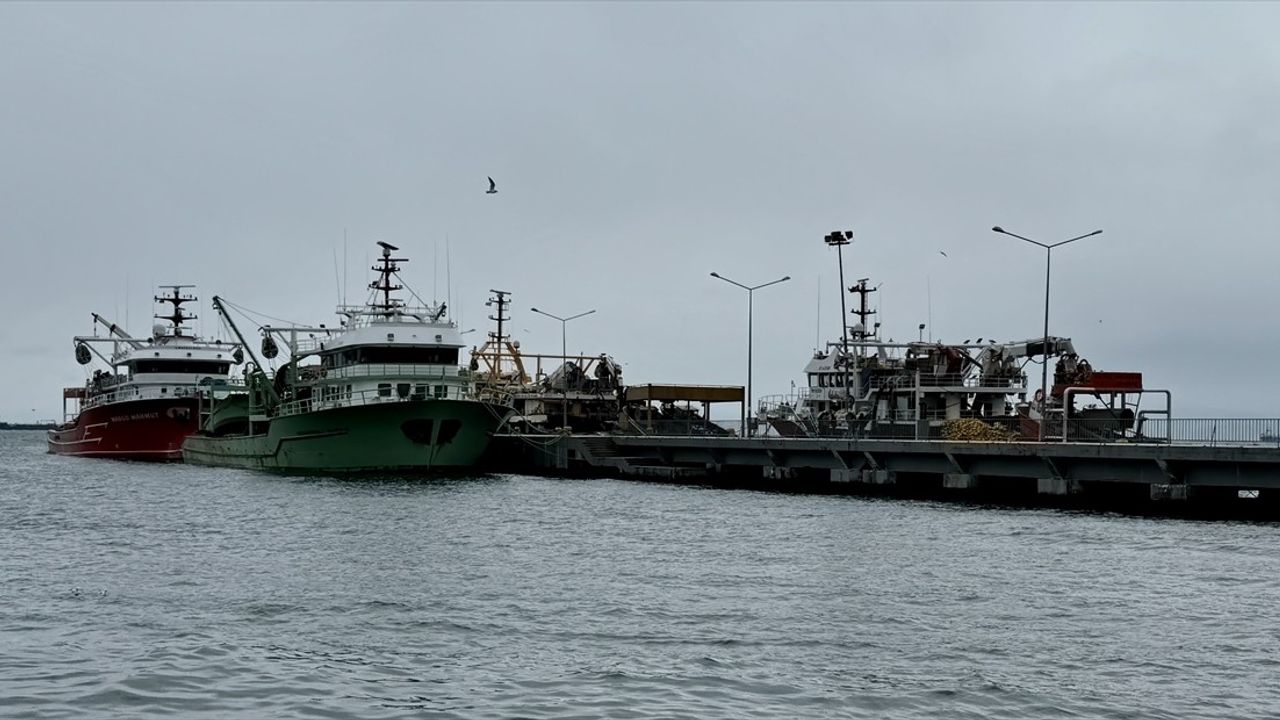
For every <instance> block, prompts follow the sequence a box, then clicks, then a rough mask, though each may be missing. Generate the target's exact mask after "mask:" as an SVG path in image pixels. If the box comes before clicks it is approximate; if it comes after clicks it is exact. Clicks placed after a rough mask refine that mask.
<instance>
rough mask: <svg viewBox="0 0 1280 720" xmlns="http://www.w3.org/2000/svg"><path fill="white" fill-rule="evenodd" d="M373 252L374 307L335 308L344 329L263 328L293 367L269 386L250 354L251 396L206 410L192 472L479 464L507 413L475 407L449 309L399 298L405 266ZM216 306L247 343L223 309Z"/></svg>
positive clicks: (193, 441)
mask: <svg viewBox="0 0 1280 720" xmlns="http://www.w3.org/2000/svg"><path fill="white" fill-rule="evenodd" d="M378 244H379V245H380V246H381V247H382V256H381V257H380V258H379V265H376V266H374V268H373V270H374V271H376V272H377V273H378V278H377V279H376V280H375V281H374V282H372V283H370V284H369V288H370V290H372V297H371V298H370V300H369V302H367V303H366V304H365V305H361V306H345V305H344V306H339V308H338V315H339V316H340V318H341V323H340V327H339V328H326V327H325V326H324V325H321V326H319V327H298V326H287V327H275V326H266V327H263V328H262V334H263V340H262V345H261V351H262V355H263V357H264V358H265V359H266V360H268V361H270V360H273V359H274V358H276V357H277V356H278V355H279V354H280V346H281V344H283V345H284V346H285V347H286V348H287V350H288V353H289V355H288V357H287V359H285V361H284V362H283V363H282V364H281V365H280V366H279V367H278V368H277V369H276V370H275V372H274V376H269V375H268V372H267V370H266V366H265V365H264V364H263V362H262V361H261V360H259V358H258V357H257V356H256V355H253V353H250V354H251V355H253V356H252V357H251V359H250V362H249V363H248V364H246V368H245V382H246V387H247V391H246V392H245V393H241V394H236V395H231V396H229V397H226V398H224V399H222V400H221V401H218V402H214V403H211V404H210V405H209V406H208V407H205V408H203V409H202V428H201V430H200V432H198V433H196V434H194V435H192V436H190V437H188V438H187V440H186V442H184V443H183V446H182V455H183V459H184V460H185V461H186V462H189V463H192V464H196V465H216V466H224V467H241V468H251V469H257V470H279V471H299V472H338V473H346V472H376V471H386V472H436V471H455V470H465V469H467V468H470V467H473V466H474V465H475V464H476V463H477V462H478V461H479V460H480V458H481V456H482V455H483V454H484V452H485V450H486V449H487V448H488V446H489V442H490V440H491V438H492V436H493V433H494V432H495V431H496V430H497V429H498V428H499V426H501V424H502V423H503V422H504V421H505V420H506V419H507V417H508V416H509V415H510V414H511V412H512V409H511V408H509V407H506V406H504V405H500V404H496V403H493V402H486V401H481V400H479V399H477V398H476V396H475V394H474V386H473V384H472V381H471V376H470V372H469V370H467V369H466V368H464V367H462V366H460V365H459V364H458V353H459V351H460V350H461V349H462V348H463V347H465V343H464V342H463V341H462V336H461V334H460V333H459V332H458V328H457V325H456V324H455V323H454V322H452V321H450V320H447V319H446V318H445V313H446V305H445V303H439V304H436V305H429V304H427V303H423V302H421V300H419V302H420V303H421V304H420V305H418V306H409V305H406V304H405V303H404V302H403V301H401V300H400V299H398V298H396V297H394V296H393V294H394V293H396V292H397V291H399V290H402V289H404V288H403V286H402V285H399V284H395V282H394V281H393V278H395V279H398V278H399V274H398V272H399V265H398V263H403V262H407V259H405V258H394V257H392V256H391V255H392V252H393V251H395V250H397V249H398V248H396V247H394V246H392V245H388V244H387V243H383V242H380V243H378ZM415 297H416V296H415ZM213 306H214V308H215V309H216V310H217V311H218V312H219V314H221V315H222V317H223V319H224V320H225V321H226V322H227V324H228V325H229V326H230V327H231V329H232V331H233V332H234V333H235V334H236V336H237V337H240V338H241V342H243V341H244V338H243V335H242V334H241V333H240V331H239V329H238V328H237V327H236V324H235V322H234V320H233V319H232V318H231V316H230V314H229V313H228V311H227V303H226V301H224V300H223V299H222V298H218V297H215V298H214V300H213ZM245 347H246V348H248V347H249V346H248V345H247V344H246V345H245Z"/></svg>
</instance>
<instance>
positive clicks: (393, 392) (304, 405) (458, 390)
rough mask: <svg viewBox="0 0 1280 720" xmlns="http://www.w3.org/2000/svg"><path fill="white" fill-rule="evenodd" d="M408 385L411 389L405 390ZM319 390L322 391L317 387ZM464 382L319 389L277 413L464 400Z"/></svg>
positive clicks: (282, 415)
mask: <svg viewBox="0 0 1280 720" xmlns="http://www.w3.org/2000/svg"><path fill="white" fill-rule="evenodd" d="M406 386H407V387H408V389H407V390H406ZM316 390H319V388H318V387H317V388H316ZM470 398H471V395H470V393H468V392H467V387H466V386H464V385H410V384H409V383H398V384H393V385H392V386H391V387H390V388H381V389H369V390H356V391H353V392H350V393H347V392H340V393H337V394H330V395H327V396H326V395H325V394H324V393H322V392H319V393H317V394H315V395H313V396H312V397H308V398H302V399H299V400H290V401H288V402H285V403H281V404H280V407H279V408H277V409H276V415H277V416H279V417H284V416H288V415H301V414H303V413H309V412H316V411H318V410H331V409H335V408H346V407H360V406H363V405H386V404H389V403H398V402H409V401H417V400H463V399H470Z"/></svg>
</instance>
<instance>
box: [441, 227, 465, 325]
mask: <svg viewBox="0 0 1280 720" xmlns="http://www.w3.org/2000/svg"><path fill="white" fill-rule="evenodd" d="M444 296H445V301H446V302H448V303H449V307H457V306H456V305H454V304H453V267H452V265H451V264H450V263H449V233H445V234H444ZM459 317H461V316H459Z"/></svg>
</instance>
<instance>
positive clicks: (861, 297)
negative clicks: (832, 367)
mask: <svg viewBox="0 0 1280 720" xmlns="http://www.w3.org/2000/svg"><path fill="white" fill-rule="evenodd" d="M868 279H869V278H861V279H859V280H858V284H857V285H854V286H853V287H851V288H849V292H851V293H854V294H856V295H857V296H858V307H857V309H855V310H852V311H851V312H852V313H853V314H854V315H857V316H858V324H857V326H855V328H854V331H853V341H854V342H855V343H857V345H856V350H857V352H856V353H855V354H854V356H853V381H854V382H855V383H858V386H859V388H861V386H862V382H861V381H860V380H859V379H858V361H859V360H860V359H861V358H862V357H863V356H864V355H865V354H866V347H865V344H864V343H865V341H866V339H867V337H868V336H870V335H872V334H873V333H871V332H868V331H867V327H868V326H867V318H869V317H871V316H872V315H875V314H876V311H875V310H871V309H868V307H867V296H868V295H870V294H871V293H873V292H875V291H876V288H869V287H867V280H868ZM854 399H855V400H858V399H860V398H859V397H858V393H854Z"/></svg>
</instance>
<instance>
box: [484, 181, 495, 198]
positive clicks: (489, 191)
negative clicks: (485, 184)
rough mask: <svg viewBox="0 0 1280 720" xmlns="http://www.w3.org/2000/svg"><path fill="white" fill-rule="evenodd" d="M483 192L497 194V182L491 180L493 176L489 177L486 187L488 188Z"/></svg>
mask: <svg viewBox="0 0 1280 720" xmlns="http://www.w3.org/2000/svg"><path fill="white" fill-rule="evenodd" d="M484 194H485V195H497V194H498V184H497V183H495V182H494V181H493V178H489V189H488V190H486V191H485V193H484Z"/></svg>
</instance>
